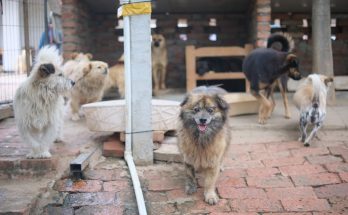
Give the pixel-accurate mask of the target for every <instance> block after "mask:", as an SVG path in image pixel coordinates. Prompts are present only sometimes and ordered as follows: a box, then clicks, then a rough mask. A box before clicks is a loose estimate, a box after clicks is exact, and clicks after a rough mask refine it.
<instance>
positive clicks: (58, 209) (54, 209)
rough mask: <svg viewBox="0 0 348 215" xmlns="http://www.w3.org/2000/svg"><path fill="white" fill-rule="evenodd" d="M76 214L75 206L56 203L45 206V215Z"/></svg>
mask: <svg viewBox="0 0 348 215" xmlns="http://www.w3.org/2000/svg"><path fill="white" fill-rule="evenodd" d="M63 214H64V215H74V208H69V207H62V206H56V205H47V206H46V207H45V208H44V212H43V215H63Z"/></svg>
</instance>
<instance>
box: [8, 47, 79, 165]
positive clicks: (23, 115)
mask: <svg viewBox="0 0 348 215" xmlns="http://www.w3.org/2000/svg"><path fill="white" fill-rule="evenodd" d="M62 62H63V59H62V57H61V56H60V55H59V54H58V50H57V49H56V48H55V47H48V46H45V47H43V48H42V49H41V50H40V51H39V53H38V55H37V57H36V59H35V64H34V66H33V69H32V70H31V72H30V76H29V77H28V78H27V79H26V80H25V82H23V83H22V84H21V85H20V87H19V88H18V89H17V91H16V95H15V98H14V113H15V119H16V124H17V127H18V130H19V134H20V136H21V138H22V139H23V141H24V142H25V143H27V144H29V145H30V146H31V151H30V153H29V154H28V155H27V157H28V158H49V157H51V153H50V152H49V148H50V145H51V144H52V143H53V142H54V141H55V140H56V141H61V129H62V124H63V118H64V116H63V114H64V99H63V95H65V94H66V93H67V92H68V91H69V90H70V89H71V88H72V87H73V85H74V84H75V83H74V82H73V81H72V80H70V79H68V78H66V77H64V76H63V74H62Z"/></svg>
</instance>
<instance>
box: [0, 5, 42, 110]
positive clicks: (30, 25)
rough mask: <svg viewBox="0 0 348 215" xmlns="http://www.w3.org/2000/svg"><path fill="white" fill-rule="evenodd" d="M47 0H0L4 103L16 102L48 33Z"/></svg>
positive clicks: (0, 70) (0, 69)
mask: <svg viewBox="0 0 348 215" xmlns="http://www.w3.org/2000/svg"><path fill="white" fill-rule="evenodd" d="M45 2H47V1H44V0H0V13H1V14H0V104H2V103H9V102H12V100H13V97H14V95H15V92H16V89H17V88H18V86H19V84H20V83H22V82H23V81H24V80H25V79H26V78H27V75H28V74H29V71H30V67H31V65H32V62H33V56H35V52H36V51H37V50H38V48H39V42H40V39H41V37H42V35H43V34H45V19H44V17H45Z"/></svg>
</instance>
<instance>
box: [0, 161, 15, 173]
mask: <svg viewBox="0 0 348 215" xmlns="http://www.w3.org/2000/svg"><path fill="white" fill-rule="evenodd" d="M16 160H17V159H7V158H0V171H9V170H13V168H14V167H15V163H16Z"/></svg>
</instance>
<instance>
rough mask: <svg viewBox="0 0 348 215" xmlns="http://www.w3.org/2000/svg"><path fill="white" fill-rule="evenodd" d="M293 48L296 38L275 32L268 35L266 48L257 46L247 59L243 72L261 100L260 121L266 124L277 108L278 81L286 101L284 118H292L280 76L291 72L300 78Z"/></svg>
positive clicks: (254, 93)
mask: <svg viewBox="0 0 348 215" xmlns="http://www.w3.org/2000/svg"><path fill="white" fill-rule="evenodd" d="M293 48H294V41H293V40H292V38H291V37H290V36H289V35H288V34H282V33H275V34H272V35H271V36H270V37H269V38H268V41H267V48H258V49H255V50H253V51H252V52H251V53H250V54H249V55H248V56H247V57H246V58H245V59H244V62H243V72H244V74H245V76H246V77H247V79H248V80H249V82H250V88H251V92H252V94H253V95H254V96H255V97H256V98H257V99H258V100H259V102H260V109H259V123H260V124H265V123H266V121H267V118H269V117H270V116H271V114H272V112H273V110H274V107H275V102H274V98H273V90H274V87H275V85H276V84H277V83H278V85H279V88H280V91H281V94H282V96H283V100H284V106H285V117H286V118H289V117H290V113H289V110H288V100H287V97H286V94H285V91H286V89H285V86H284V81H283V82H281V80H280V77H282V76H283V78H284V75H288V76H289V77H290V78H292V79H294V80H299V79H301V73H300V72H299V63H298V59H297V57H296V55H294V54H292V53H291V51H292V50H293ZM283 80H284V79H283ZM261 91H264V92H263V93H262V92H261Z"/></svg>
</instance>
